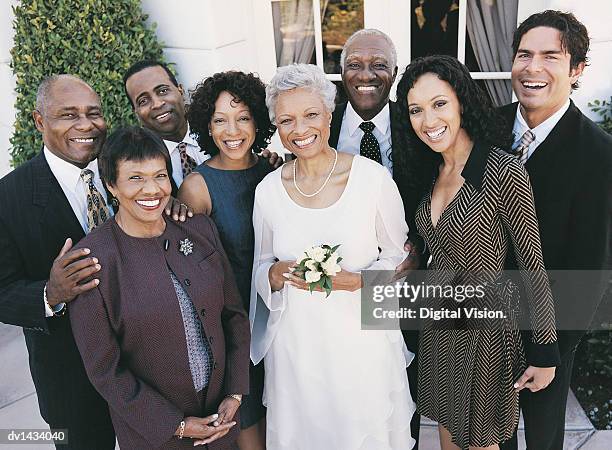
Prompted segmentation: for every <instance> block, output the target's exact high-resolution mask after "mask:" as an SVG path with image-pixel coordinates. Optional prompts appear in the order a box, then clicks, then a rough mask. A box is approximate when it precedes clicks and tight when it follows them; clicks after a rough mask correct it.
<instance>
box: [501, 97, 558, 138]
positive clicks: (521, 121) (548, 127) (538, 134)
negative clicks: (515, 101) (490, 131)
mask: <svg viewBox="0 0 612 450" xmlns="http://www.w3.org/2000/svg"><path fill="white" fill-rule="evenodd" d="M569 107H570V100H569V98H568V99H567V101H566V102H565V103H564V104H563V106H562V107H561V108H559V109H558V110H557V111H556V112H555V113H554V114H553V115H552V116H550V117H549V118H548V119H546V120H545V121H544V122H542V123H541V124H540V125H538V126H537V127H535V128H533V129H531V128H529V125H527V121H526V120H525V118H524V117H523V114H522V113H521V105H520V104H519V105H518V107H517V108H516V119H515V121H514V124H515V125H514V130H513V131H514V133H515V139H520V138H521V137H522V136H523V134H524V133H525V131H527V130H531V131H532V132H533V134H535V142H537V143H541V142H544V140H545V139H546V138H547V137H548V135H549V134H550V132H551V131H552V130H553V128H555V125H557V123H558V122H559V120H561V117H563V114H565V112H566V111H567V110H568V108H569Z"/></svg>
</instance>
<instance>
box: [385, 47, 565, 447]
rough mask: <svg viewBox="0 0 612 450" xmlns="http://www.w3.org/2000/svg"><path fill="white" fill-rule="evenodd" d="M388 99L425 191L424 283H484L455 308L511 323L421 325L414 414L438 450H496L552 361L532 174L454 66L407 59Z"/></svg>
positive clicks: (554, 351)
mask: <svg viewBox="0 0 612 450" xmlns="http://www.w3.org/2000/svg"><path fill="white" fill-rule="evenodd" d="M397 97H398V103H399V107H400V108H401V109H400V110H401V111H402V113H403V115H404V117H405V118H406V121H409V122H410V124H411V127H409V128H410V130H409V133H408V136H407V139H408V140H410V141H411V142H410V144H411V145H410V146H409V147H408V148H410V149H411V154H410V158H411V159H412V161H413V163H412V165H411V169H412V171H413V173H414V180H413V184H414V187H415V188H416V189H422V192H423V194H424V196H423V199H422V201H421V203H420V205H419V207H418V209H417V213H416V223H417V227H418V230H419V233H420V234H421V235H422V236H423V238H424V240H425V242H426V244H427V248H428V249H429V250H430V252H431V255H432V260H431V264H430V267H429V268H430V269H433V272H432V277H434V279H436V280H437V282H440V280H443V281H444V283H448V284H452V285H455V286H456V285H458V284H470V283H472V284H475V283H478V282H480V281H482V280H483V279H486V280H488V281H491V283H489V284H488V285H487V288H486V290H485V292H486V293H485V295H484V298H483V299H482V300H479V301H477V300H475V299H469V300H466V302H465V304H464V305H463V306H469V305H470V303H469V302H472V303H471V304H472V306H476V307H480V308H482V307H483V306H484V307H489V309H491V308H497V309H501V310H503V311H504V312H505V313H506V315H507V317H508V318H507V319H503V320H502V321H501V323H499V322H498V323H496V324H494V325H492V324H491V323H490V324H489V325H490V326H486V325H485V326H480V325H477V324H476V322H475V321H469V320H467V321H466V320H459V321H454V322H453V321H446V322H445V323H443V324H442V325H440V324H438V325H437V326H436V327H434V326H432V324H431V323H426V324H425V325H424V327H423V331H422V334H421V340H420V348H419V392H418V397H417V398H418V409H419V411H420V413H421V414H423V415H425V416H427V417H429V418H431V419H433V420H436V421H437V422H438V424H439V433H440V442H441V446H442V449H444V450H446V449H457V448H461V449H468V448H469V449H498V448H499V446H498V445H499V443H500V442H503V441H505V440H507V439H509V438H510V437H511V436H512V435H513V433H514V431H515V429H516V426H517V424H518V418H519V404H518V395H519V394H518V391H519V390H520V389H521V388H528V389H530V390H532V391H536V390H539V389H543V388H545V387H546V386H547V385H548V384H549V383H550V382H551V381H552V379H553V378H554V374H555V366H556V365H558V363H559V353H558V348H557V337H556V332H555V318H554V309H553V303H552V296H551V292H550V288H549V285H548V279H547V276H546V272H545V270H544V263H543V259H542V252H541V245H540V236H539V231H538V222H537V218H536V213H535V207H534V203H533V195H532V191H531V186H530V183H529V178H528V175H527V172H526V171H525V169H524V167H523V166H522V164H521V163H520V161H519V160H518V159H517V158H516V157H515V156H513V155H510V154H508V153H507V152H504V151H503V150H502V149H507V148H509V143H510V142H511V136H507V135H505V134H504V132H503V131H502V130H504V129H506V128H505V127H503V126H501V125H502V124H501V123H500V119H499V118H498V116H497V115H496V113H495V111H494V110H493V108H492V106H491V102H490V100H489V98H488V97H487V95H486V94H485V93H484V92H483V91H482V90H481V89H480V88H479V87H478V86H477V84H476V83H475V82H474V80H472V78H471V77H470V74H469V71H468V70H467V68H466V67H465V66H464V65H462V64H461V63H459V61H457V60H456V59H455V58H452V57H448V56H434V57H426V58H418V59H416V60H415V61H413V62H412V63H411V64H410V65H409V66H408V67H407V69H406V72H405V73H404V74H403V76H402V79H401V81H400V82H399V85H398V89H397ZM417 138H418V139H417ZM432 179H433V182H432ZM509 252H513V253H514V255H515V257H516V260H517V263H518V268H519V269H520V271H521V278H522V281H523V283H524V284H525V287H526V289H525V291H526V292H527V294H528V300H529V310H530V319H531V339H530V341H531V342H529V343H528V345H527V346H526V348H527V352H526V353H527V354H526V355H525V352H524V351H523V343H522V341H521V333H520V332H519V330H518V326H517V324H516V323H515V322H516V321H515V320H513V316H512V314H511V308H510V306H509V304H510V298H509V296H508V295H506V292H507V289H505V287H507V285H506V284H504V283H503V282H501V281H499V280H500V276H501V272H502V270H503V268H504V263H505V260H506V256H507V255H508V253H509ZM449 275H450V276H449ZM436 276H437V278H436ZM457 301H459V300H458V299H457ZM450 303H454V305H455V307H457V306H456V305H457V302H455V301H454V300H450V301H447V303H445V304H444V305H445V306H450V307H453V306H452V305H449V304H450ZM434 328H435V329H434Z"/></svg>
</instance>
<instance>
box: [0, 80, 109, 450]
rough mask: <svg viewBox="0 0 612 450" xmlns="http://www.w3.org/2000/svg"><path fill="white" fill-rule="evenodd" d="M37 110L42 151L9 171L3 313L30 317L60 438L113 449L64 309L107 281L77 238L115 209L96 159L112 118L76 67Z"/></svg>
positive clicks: (36, 370)
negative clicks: (99, 278) (106, 119)
mask: <svg viewBox="0 0 612 450" xmlns="http://www.w3.org/2000/svg"><path fill="white" fill-rule="evenodd" d="M33 117H34V121H35V123H36V127H37V129H38V130H39V131H40V132H41V134H42V137H43V142H44V149H43V151H42V152H40V153H39V154H38V155H37V156H36V157H35V158H34V159H32V160H31V161H29V162H27V163H26V164H24V165H22V166H20V167H19V168H17V169H16V170H15V171H13V172H12V173H10V174H8V175H7V176H5V177H4V178H3V179H2V180H0V320H1V321H2V322H5V323H10V324H14V325H19V326H22V327H24V334H25V340H26V345H27V347H28V353H29V359H30V371H31V373H32V379H33V380H34V385H35V386H36V393H37V395H38V403H39V406H40V412H41V415H42V417H43V418H44V419H45V421H46V422H47V423H48V424H49V426H50V427H51V428H65V429H68V445H67V446H64V445H62V446H61V448H63V449H80V450H82V449H105V450H107V449H113V448H114V447H115V434H114V431H113V426H112V423H111V420H110V416H109V413H108V407H107V405H106V403H105V402H104V400H102V398H101V397H100V396H99V394H98V393H97V392H96V391H95V389H94V388H93V387H92V385H91V384H90V382H89V380H88V379H87V375H86V373H85V369H84V367H83V363H82V362H81V357H80V356H79V352H78V350H77V347H76V344H75V342H74V338H73V335H72V331H71V328H70V321H69V320H68V315H67V314H65V313H66V303H68V302H70V301H72V300H73V299H74V298H75V297H76V296H77V295H78V294H80V293H82V292H85V291H87V290H89V289H92V288H93V287H95V286H96V284H97V283H98V281H97V279H95V278H94V279H93V280H91V281H88V282H86V283H84V284H81V282H83V281H84V280H86V279H87V278H88V277H90V276H92V277H95V274H96V272H97V271H98V270H99V269H100V266H99V265H98V261H97V260H96V258H95V257H93V256H92V255H88V251H87V249H80V250H71V246H72V244H73V243H76V242H77V241H79V240H80V239H81V238H82V237H83V236H84V235H85V233H87V232H88V231H90V230H91V229H92V228H93V227H95V226H96V225H98V224H99V223H101V222H102V221H103V220H104V219H105V218H106V217H107V216H108V215H109V214H110V212H109V209H108V207H107V206H106V192H105V190H104V188H103V186H102V183H101V181H100V177H99V175H98V168H97V162H96V156H97V154H98V152H99V150H100V147H101V145H102V143H103V141H104V139H105V136H106V123H105V122H104V118H103V117H102V110H101V106H100V99H99V97H98V95H97V94H96V93H95V92H94V91H93V89H92V88H91V87H90V86H89V85H87V84H86V83H85V82H84V81H82V80H80V79H78V78H76V77H73V76H69V75H59V76H55V77H51V78H49V79H47V80H45V81H44V82H43V83H41V85H40V88H39V90H38V96H37V104H36V110H35V111H34V113H33ZM89 199H92V201H91V202H90V201H89ZM94 199H95V203H94ZM88 202H89V203H90V207H89V208H88Z"/></svg>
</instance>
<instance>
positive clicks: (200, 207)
mask: <svg viewBox="0 0 612 450" xmlns="http://www.w3.org/2000/svg"><path fill="white" fill-rule="evenodd" d="M265 97H266V92H265V85H264V84H263V82H262V81H261V80H260V79H259V78H257V77H256V76H255V75H253V74H245V73H243V72H234V71H230V72H221V73H216V74H214V75H213V76H211V77H209V78H206V79H205V80H204V81H202V83H200V84H199V85H198V86H197V87H196V89H195V91H194V92H193V93H192V102H191V105H190V107H189V110H188V113H187V118H188V120H189V126H190V129H191V132H192V134H193V135H194V136H195V138H196V140H197V141H198V144H199V145H200V148H201V149H203V151H205V152H207V153H208V154H210V155H211V156H212V157H211V159H209V160H207V161H206V162H204V163H203V164H201V165H200V166H198V167H197V168H196V169H195V170H194V172H193V173H192V174H190V175H189V176H187V177H186V178H185V180H184V182H183V184H182V185H181V188H180V190H179V193H178V197H179V199H180V200H181V202H183V203H186V204H187V205H189V206H190V207H191V208H193V211H194V212H195V213H203V214H207V215H209V216H210V217H211V218H212V219H213V221H214V222H215V224H216V225H217V228H218V230H219V234H220V237H221V241H222V244H223V247H224V248H225V251H226V253H227V256H228V258H229V261H230V264H231V266H232V268H233V270H234V275H235V276H236V282H237V284H238V289H239V291H240V294H241V296H242V300H243V303H244V306H245V309H246V310H247V311H248V310H249V299H250V290H251V275H252V267H253V245H254V244H253V222H252V216H253V200H254V196H255V187H256V186H257V184H259V182H260V181H261V180H262V179H263V178H264V177H265V176H266V175H267V174H268V173H269V172H270V171H272V170H273V167H272V165H271V164H270V162H269V161H267V160H266V159H265V158H262V157H260V156H259V155H258V154H259V153H260V152H261V151H262V150H263V149H265V148H266V147H267V146H268V144H269V143H270V138H271V137H272V135H273V134H274V131H275V127H274V125H272V124H271V123H270V118H269V116H268V109H267V108H266V103H265ZM262 391H263V365H262V364H259V365H258V366H253V365H252V364H251V371H250V393H249V395H248V396H244V398H243V399H242V405H241V408H240V417H241V424H240V425H241V430H242V431H241V433H240V436H239V438H238V445H239V447H240V449H241V450H258V449H264V448H265V420H264V419H265V414H266V411H265V408H264V406H263V405H262Z"/></svg>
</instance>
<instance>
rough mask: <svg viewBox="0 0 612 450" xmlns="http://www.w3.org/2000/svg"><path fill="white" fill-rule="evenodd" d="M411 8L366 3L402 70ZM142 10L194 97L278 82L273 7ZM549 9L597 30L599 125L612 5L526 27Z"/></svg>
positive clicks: (7, 100) (591, 94)
mask: <svg viewBox="0 0 612 450" xmlns="http://www.w3.org/2000/svg"><path fill="white" fill-rule="evenodd" d="M109 1H110V0H109ZM18 2H19V0H2V1H0V105H1V107H0V176H3V175H4V174H6V173H7V172H8V171H9V170H10V164H9V152H8V149H9V146H10V144H9V137H10V136H11V134H12V127H13V121H14V116H15V111H14V108H13V104H14V101H15V94H14V87H15V80H14V77H13V76H12V72H11V69H10V68H9V65H8V64H9V61H10V53H9V51H10V48H11V47H12V46H13V30H12V21H13V13H12V9H11V6H13V5H16V4H17V3H18ZM409 5H410V2H409V1H408V0H365V22H366V26H368V27H374V28H380V29H382V30H384V31H386V32H387V33H388V34H389V35H390V36H391V38H392V39H393V40H394V41H395V42H396V44H397V47H398V65H399V66H400V67H405V66H406V64H407V63H408V57H409V55H408V52H407V46H408V43H409V42H410V31H409V29H408V24H409V19H408V17H409ZM142 6H143V9H144V11H145V12H146V13H148V14H149V16H150V17H149V20H150V22H156V23H157V35H158V36H159V38H160V40H161V41H162V42H163V44H164V53H165V55H166V57H167V59H168V60H169V61H172V62H175V63H176V69H177V71H178V75H179V76H178V78H179V81H180V82H181V83H182V84H183V85H184V87H185V88H186V89H187V90H190V89H193V88H194V87H195V85H196V84H197V83H198V82H199V81H200V80H202V78H204V77H206V76H209V75H211V74H213V73H214V72H217V71H222V70H230V69H237V70H244V71H250V72H257V73H259V74H260V76H261V77H262V79H263V80H264V81H267V80H269V79H270V78H271V77H272V75H273V74H274V69H275V68H274V62H275V59H274V48H273V45H274V44H273V43H274V39H273V30H272V13H271V7H270V0H170V1H169V0H142ZM544 9H560V10H565V11H571V12H573V13H574V14H576V16H577V17H578V18H579V19H580V20H581V21H582V22H583V23H584V24H585V25H586V26H587V28H588V29H589V33H590V34H591V37H592V42H591V52H590V54H589V56H590V58H591V66H590V67H588V68H587V69H586V71H585V74H584V76H583V79H582V87H581V88H580V89H579V90H578V91H576V92H575V93H574V94H573V95H572V98H573V99H574V101H575V102H576V104H577V105H578V107H579V108H580V109H581V110H582V111H583V112H584V113H585V114H587V115H589V117H591V118H592V119H594V120H598V119H599V116H597V115H595V114H593V113H591V112H590V110H589V108H588V106H587V104H588V102H589V101H592V100H594V99H607V98H609V97H610V96H611V95H612V77H611V76H610V75H609V74H610V73H612V27H610V25H609V24H610V23H612V2H611V1H610V0H519V21H521V20H523V19H524V18H526V17H527V16H529V15H530V14H532V13H534V12H537V11H542V10H544ZM401 43H404V45H402V44H401ZM118 88H119V89H120V88H121V87H120V86H118Z"/></svg>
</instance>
